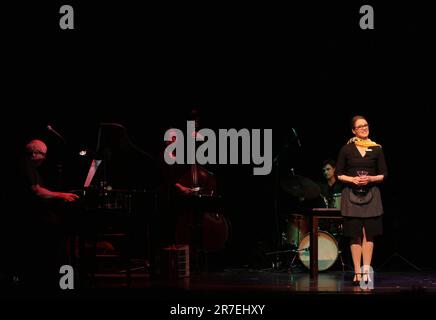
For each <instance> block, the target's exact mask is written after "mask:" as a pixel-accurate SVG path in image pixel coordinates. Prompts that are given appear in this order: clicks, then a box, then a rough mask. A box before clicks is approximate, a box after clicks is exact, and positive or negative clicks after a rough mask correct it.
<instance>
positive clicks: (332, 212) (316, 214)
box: [308, 208, 342, 280]
mask: <svg viewBox="0 0 436 320" xmlns="http://www.w3.org/2000/svg"><path fill="white" fill-rule="evenodd" d="M308 215H309V232H310V247H309V253H310V279H311V280H317V279H318V219H319V218H333V219H342V216H341V210H340V209H337V208H312V209H310V210H309V212H308Z"/></svg>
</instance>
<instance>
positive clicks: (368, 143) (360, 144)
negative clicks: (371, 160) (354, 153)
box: [347, 137, 381, 148]
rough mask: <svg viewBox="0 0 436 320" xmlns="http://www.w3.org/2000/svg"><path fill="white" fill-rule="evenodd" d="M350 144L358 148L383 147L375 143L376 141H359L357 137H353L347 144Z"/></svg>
mask: <svg viewBox="0 0 436 320" xmlns="http://www.w3.org/2000/svg"><path fill="white" fill-rule="evenodd" d="M350 143H354V144H355V145H356V146H358V147H363V148H369V147H380V148H381V145H379V144H378V143H375V142H374V141H371V139H365V140H364V139H359V138H357V137H353V138H351V139H350V140H348V143H347V144H350Z"/></svg>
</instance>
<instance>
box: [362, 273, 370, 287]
mask: <svg viewBox="0 0 436 320" xmlns="http://www.w3.org/2000/svg"><path fill="white" fill-rule="evenodd" d="M362 277H363V281H365V284H366V285H368V284H372V279H371V277H370V276H369V273H367V272H365V273H364V274H363V275H362Z"/></svg>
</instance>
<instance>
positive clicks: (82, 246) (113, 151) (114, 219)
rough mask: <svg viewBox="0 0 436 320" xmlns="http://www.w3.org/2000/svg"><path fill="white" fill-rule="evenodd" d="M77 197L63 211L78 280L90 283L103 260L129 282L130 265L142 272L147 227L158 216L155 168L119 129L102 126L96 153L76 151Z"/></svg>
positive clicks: (148, 254) (147, 249)
mask: <svg viewBox="0 0 436 320" xmlns="http://www.w3.org/2000/svg"><path fill="white" fill-rule="evenodd" d="M81 155H82V159H81V160H82V167H83V163H86V164H87V169H86V174H82V175H81V176H82V179H83V181H84V182H83V185H82V186H81V187H80V188H76V189H74V190H73V192H74V193H76V194H78V195H79V196H80V199H79V200H78V201H77V202H75V203H74V204H72V205H71V206H70V208H68V214H67V225H68V226H69V228H68V229H69V260H70V264H72V265H74V267H75V268H76V270H77V271H78V274H79V278H80V280H79V281H80V282H81V283H84V282H85V281H87V280H91V281H94V280H95V277H96V275H97V274H98V273H101V272H103V271H105V270H100V269H103V268H101V266H102V265H104V264H105V263H104V260H106V261H110V262H108V263H107V265H115V264H116V263H114V262H113V261H117V263H118V264H119V268H118V269H117V270H110V272H112V273H123V274H124V275H125V276H126V280H127V283H128V284H130V279H131V277H130V271H131V268H132V267H133V265H132V261H133V258H135V260H137V261H140V268H146V267H147V266H148V265H149V261H150V259H151V255H152V254H151V251H152V244H151V241H152V239H151V237H150V227H151V224H153V221H154V219H155V217H156V214H157V191H156V190H157V189H156V176H155V175H154V172H156V170H155V169H156V168H155V165H154V160H153V158H152V157H151V156H150V155H149V154H148V153H146V152H145V151H143V150H142V149H140V148H139V147H137V146H136V145H135V144H134V143H133V142H132V141H131V140H130V138H129V136H128V134H127V130H126V128H125V127H124V126H122V125H119V124H116V123H102V124H100V126H99V129H98V139H97V145H96V148H95V151H89V150H87V151H86V152H81ZM105 272H106V271H105Z"/></svg>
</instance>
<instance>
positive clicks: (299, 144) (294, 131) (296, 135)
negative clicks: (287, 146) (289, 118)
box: [292, 128, 301, 148]
mask: <svg viewBox="0 0 436 320" xmlns="http://www.w3.org/2000/svg"><path fill="white" fill-rule="evenodd" d="M292 132H293V133H294V137H295V139H297V143H298V146H299V147H300V148H301V142H300V138H298V134H297V131H296V130H295V129H294V128H292Z"/></svg>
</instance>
